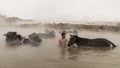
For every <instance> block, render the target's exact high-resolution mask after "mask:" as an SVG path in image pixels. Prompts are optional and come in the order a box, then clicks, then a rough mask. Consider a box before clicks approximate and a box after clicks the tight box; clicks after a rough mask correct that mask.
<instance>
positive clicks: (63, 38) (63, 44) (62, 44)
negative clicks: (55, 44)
mask: <svg viewBox="0 0 120 68" xmlns="http://www.w3.org/2000/svg"><path fill="white" fill-rule="evenodd" d="M66 44H67V39H66V33H65V32H62V33H61V39H59V46H60V47H66Z"/></svg>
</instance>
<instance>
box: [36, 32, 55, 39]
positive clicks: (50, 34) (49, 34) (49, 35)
mask: <svg viewBox="0 0 120 68" xmlns="http://www.w3.org/2000/svg"><path fill="white" fill-rule="evenodd" d="M38 36H39V37H40V38H55V32H54V31H46V33H38Z"/></svg>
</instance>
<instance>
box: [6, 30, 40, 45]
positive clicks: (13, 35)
mask: <svg viewBox="0 0 120 68" xmlns="http://www.w3.org/2000/svg"><path fill="white" fill-rule="evenodd" d="M4 36H6V42H7V44H9V45H21V44H32V45H34V44H35V45H39V43H40V42H41V41H42V40H41V39H40V38H39V36H38V35H37V34H35V33H33V34H30V35H29V38H26V37H23V36H21V35H20V34H17V32H12V31H9V32H7V33H6V34H4Z"/></svg>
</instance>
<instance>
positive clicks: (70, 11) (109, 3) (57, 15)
mask: <svg viewBox="0 0 120 68" xmlns="http://www.w3.org/2000/svg"><path fill="white" fill-rule="evenodd" d="M119 3H120V1H119V0H0V13H1V14H4V15H7V16H15V17H19V18H25V19H34V20H40V21H43V22H55V21H60V22H61V21H113V22H114V21H115V22H116V21H117V22H118V21H120V13H119V12H120V8H119V7H120V5H119Z"/></svg>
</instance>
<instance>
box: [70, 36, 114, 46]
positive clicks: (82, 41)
mask: <svg viewBox="0 0 120 68" xmlns="http://www.w3.org/2000/svg"><path fill="white" fill-rule="evenodd" d="M74 43H76V44H77V45H78V46H92V47H113V48H114V47H116V45H115V44H114V43H112V42H111V41H109V40H107V39H105V38H96V39H88V38H80V37H78V36H77V35H71V37H70V39H69V42H68V46H69V47H70V46H73V44H74Z"/></svg>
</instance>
